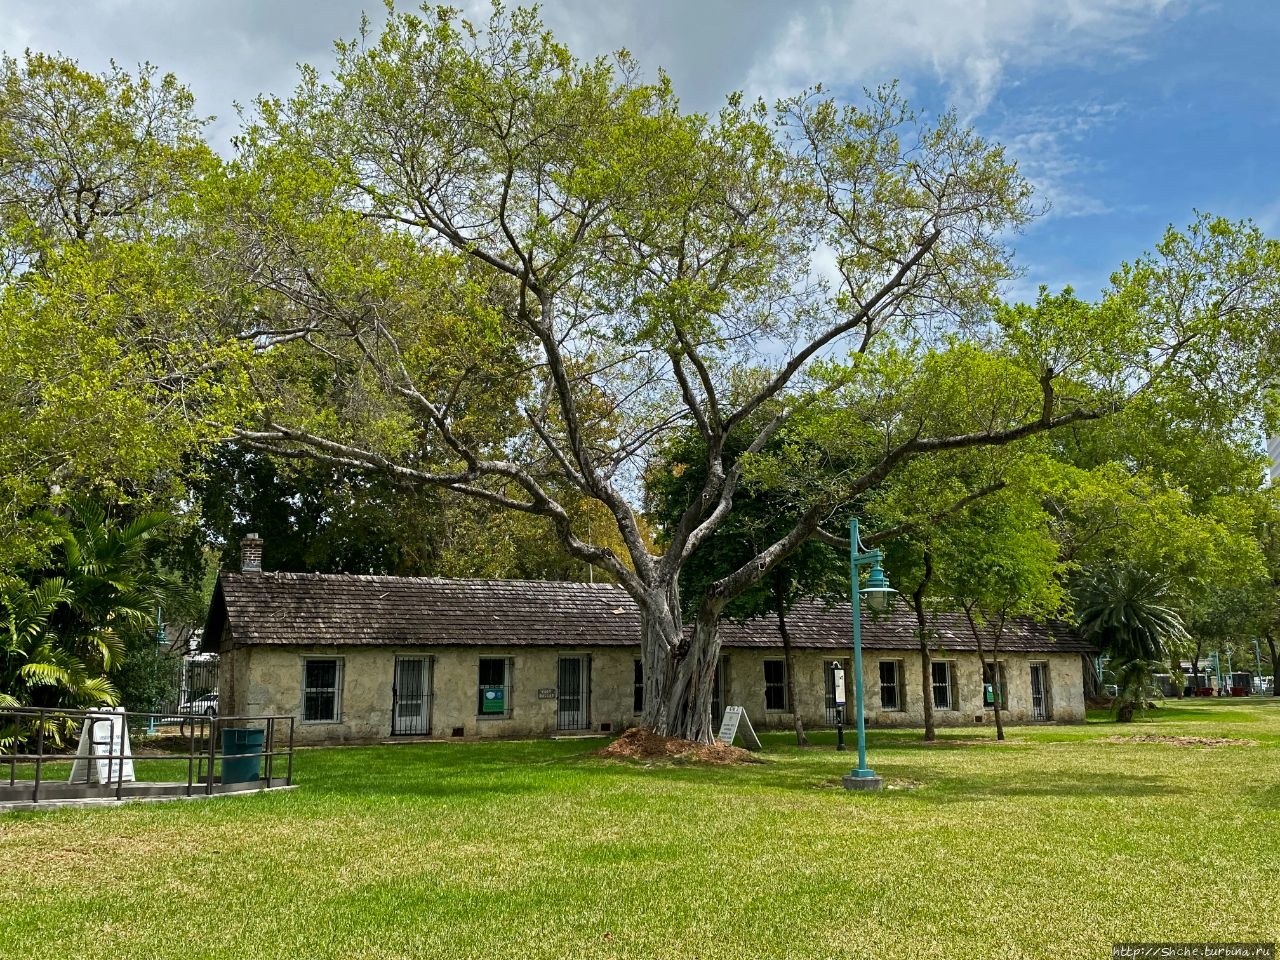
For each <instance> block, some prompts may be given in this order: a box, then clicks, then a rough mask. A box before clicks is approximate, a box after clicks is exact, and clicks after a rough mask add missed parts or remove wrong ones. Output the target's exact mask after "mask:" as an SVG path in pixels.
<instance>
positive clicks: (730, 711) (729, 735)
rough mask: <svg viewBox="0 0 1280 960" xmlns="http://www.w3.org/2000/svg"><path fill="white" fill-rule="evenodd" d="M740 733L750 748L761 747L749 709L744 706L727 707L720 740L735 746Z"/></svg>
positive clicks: (757, 748) (721, 726)
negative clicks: (748, 714)
mask: <svg viewBox="0 0 1280 960" xmlns="http://www.w3.org/2000/svg"><path fill="white" fill-rule="evenodd" d="M739 733H741V734H742V742H743V744H744V745H745V746H746V748H747V749H748V750H759V749H761V747H760V738H759V737H757V736H756V732H755V730H754V729H752V727H751V720H750V719H749V718H748V717H747V711H746V710H744V709H742V707H725V708H724V720H722V721H721V723H720V735H719V740H720V742H721V743H726V744H728V745H729V746H733V740H734V738H735V737H736V736H737V735H738V734H739Z"/></svg>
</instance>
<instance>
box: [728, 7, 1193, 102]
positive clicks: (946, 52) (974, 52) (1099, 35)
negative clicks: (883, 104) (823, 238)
mask: <svg viewBox="0 0 1280 960" xmlns="http://www.w3.org/2000/svg"><path fill="white" fill-rule="evenodd" d="M1175 12H1176V8H1175V5H1174V4H1173V3H1171V2H1170V0H1068V2H1065V3H1053V2H1050V3H1034V2H1027V0H935V2H931V3H928V2H918V3H894V4H887V3H883V2H879V0H824V2H822V3H819V4H818V5H817V6H816V7H812V8H808V9H803V10H801V11H800V12H797V13H796V14H794V15H793V17H792V18H791V20H790V22H789V23H788V24H787V26H786V29H785V30H784V31H783V32H782V33H781V34H780V37H779V40H778V41H777V43H776V44H775V45H774V46H773V49H772V50H771V51H769V53H768V54H767V55H766V56H764V57H763V58H761V59H760V60H759V61H758V62H757V63H756V64H755V66H754V67H753V69H752V70H751V73H750V76H749V83H748V86H749V87H750V88H751V89H752V90H753V91H758V92H760V93H761V94H763V95H766V96H776V95H782V94H786V93H790V92H794V91H795V90H796V89H797V88H799V87H803V86H806V85H809V84H812V83H814V82H816V81H822V82H823V83H824V85H826V86H827V87H832V86H835V87H840V86H844V87H857V86H864V85H875V84H879V83H881V82H883V81H884V80H886V79H888V78H892V77H903V78H907V79H910V78H911V77H915V76H919V75H920V74H921V72H922V71H923V72H926V73H929V74H931V75H932V78H933V79H935V80H937V81H938V82H939V83H941V84H942V85H943V86H944V87H945V88H946V90H947V91H948V95H949V99H950V100H951V102H952V103H953V104H954V106H955V107H956V109H957V110H958V111H959V112H960V113H961V115H962V116H964V117H965V118H966V119H972V118H974V117H976V116H978V115H980V114H981V113H982V112H983V111H984V110H986V108H987V106H988V105H989V104H990V103H991V101H992V99H993V98H994V97H995V95H996V93H997V92H998V91H999V89H1000V87H1001V85H1002V83H1003V82H1004V81H1005V78H1006V76H1007V74H1008V72H1009V71H1010V69H1012V68H1022V67H1036V66H1047V65H1052V64H1054V63H1066V62H1087V61H1090V60H1093V59H1096V58H1115V57H1141V56H1142V55H1143V51H1142V46H1141V43H1140V41H1141V38H1142V36H1143V35H1144V34H1145V33H1147V32H1148V31H1150V30H1151V29H1152V28H1153V27H1155V26H1156V25H1157V24H1158V23H1159V22H1160V20H1161V18H1163V17H1167V16H1171V15H1173V14H1174V13H1175Z"/></svg>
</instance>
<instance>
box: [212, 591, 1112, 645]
mask: <svg viewBox="0 0 1280 960" xmlns="http://www.w3.org/2000/svg"><path fill="white" fill-rule="evenodd" d="M224 627H230V641H231V643H232V644H234V645H241V644H275V645H294V644H322V645H329V644H333V645H340V646H345V645H355V646H379V645H389V644H394V645H431V646H459V645H460V646H480V645H483V646H508V645H510V646H637V645H638V644H639V638H640V614H639V610H638V609H637V607H636V605H635V603H634V602H633V601H632V599H631V597H630V596H628V594H627V593H626V592H625V591H624V590H623V589H622V588H621V587H617V586H614V585H612V584H588V583H552V582H544V581H532V580H444V579H437V578H432V577H373V576H356V575H351V574H308V573H255V574H240V573H224V574H223V575H222V576H221V577H219V579H218V585H217V588H216V590H215V592H214V598H213V605H212V607H211V608H210V610H209V619H208V622H207V624H206V627H205V633H204V635H205V637H206V638H207V641H208V642H210V643H212V644H217V643H218V642H219V640H220V638H222V637H223V633H224ZM787 627H788V630H789V632H790V634H791V641H792V643H793V644H794V645H795V646H797V647H806V648H832V649H836V648H844V647H848V646H849V644H850V643H851V633H850V630H851V627H850V610H849V605H848V604H834V605H826V604H823V603H821V602H818V601H806V602H804V603H801V604H798V605H797V606H796V608H795V609H794V610H793V611H792V612H791V613H789V614H788V615H787ZM933 628H934V629H935V630H936V631H937V633H938V636H939V640H938V645H939V646H941V647H942V648H943V649H944V650H976V649H977V644H976V643H975V642H974V640H973V636H972V633H971V631H970V629H969V625H968V623H967V621H965V619H964V616H963V614H959V615H957V614H950V613H939V614H937V615H936V616H935V617H934V622H933ZM721 639H722V642H723V644H724V645H725V646H727V647H768V648H776V647H780V646H781V643H782V641H781V638H780V636H779V634H778V628H777V619H776V618H775V617H772V616H769V617H762V618H760V619H757V620H752V621H749V622H747V623H745V624H740V623H733V622H731V621H727V622H725V623H724V624H723V625H722V627H721ZM862 640H863V646H865V647H867V648H868V649H872V650H875V649H883V650H899V649H901V650H907V649H915V648H916V647H917V641H916V638H915V617H914V614H913V613H912V612H911V611H910V610H909V609H907V608H906V607H905V606H904V605H903V604H898V605H897V606H896V607H895V609H894V610H893V611H892V612H891V613H890V614H889V615H888V616H886V617H882V618H880V619H879V620H873V619H872V618H871V617H869V616H865V615H864V619H863V630H862ZM1000 648H1001V650H1004V651H1010V652H1014V651H1025V652H1034V653H1050V652H1054V653H1089V652H1092V651H1093V648H1092V647H1091V646H1090V645H1089V644H1088V643H1086V642H1085V641H1084V640H1083V639H1081V638H1080V636H1079V635H1078V634H1077V633H1076V632H1075V631H1074V630H1072V629H1071V628H1070V627H1069V626H1068V625H1066V624H1062V623H1050V624H1038V623H1034V622H1031V621H1017V622H1014V623H1011V624H1009V625H1007V626H1006V627H1005V633H1004V637H1003V639H1002V640H1001V643H1000Z"/></svg>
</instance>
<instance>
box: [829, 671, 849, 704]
mask: <svg viewBox="0 0 1280 960" xmlns="http://www.w3.org/2000/svg"><path fill="white" fill-rule="evenodd" d="M831 676H832V678H833V679H834V681H835V682H834V683H833V684H832V685H833V686H834V687H835V694H836V696H835V700H836V706H837V707H843V706H844V705H845V704H846V703H848V701H847V700H846V699H845V696H844V667H842V666H841V665H840V661H839V660H837V661H836V662H835V663H833V664H832V665H831Z"/></svg>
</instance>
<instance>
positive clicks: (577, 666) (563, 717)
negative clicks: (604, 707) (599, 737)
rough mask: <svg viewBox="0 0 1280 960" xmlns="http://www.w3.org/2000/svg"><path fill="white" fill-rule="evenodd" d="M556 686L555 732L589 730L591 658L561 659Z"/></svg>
mask: <svg viewBox="0 0 1280 960" xmlns="http://www.w3.org/2000/svg"><path fill="white" fill-rule="evenodd" d="M558 679H559V681H560V682H559V684H558V685H557V691H558V697H559V703H558V709H557V711H556V729H557V730H588V729H590V728H591V709H590V705H591V658H590V657H561V658H560V669H559V678H558Z"/></svg>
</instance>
